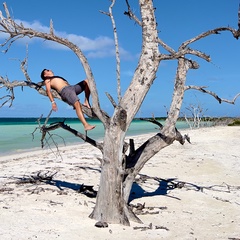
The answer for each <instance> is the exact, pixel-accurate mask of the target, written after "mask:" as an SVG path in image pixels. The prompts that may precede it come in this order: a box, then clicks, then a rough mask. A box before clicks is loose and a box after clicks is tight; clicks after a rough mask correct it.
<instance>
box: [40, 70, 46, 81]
mask: <svg viewBox="0 0 240 240" xmlns="http://www.w3.org/2000/svg"><path fill="white" fill-rule="evenodd" d="M45 70H47V69H46V68H44V69H43V70H42V72H41V78H42V80H45V79H46V78H45V77H44V71H45Z"/></svg>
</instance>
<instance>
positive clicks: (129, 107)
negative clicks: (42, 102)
mask: <svg viewBox="0 0 240 240" xmlns="http://www.w3.org/2000/svg"><path fill="white" fill-rule="evenodd" d="M114 4H115V0H111V5H110V7H109V11H108V12H104V13H105V14H106V15H107V16H109V17H110V19H111V21H112V24H113V29H114V30H113V31H114V39H115V44H116V58H117V70H118V74H119V71H120V68H119V65H118V64H119V61H120V58H119V55H118V38H117V30H116V29H117V27H116V25H115V21H114V17H113V15H112V8H113V7H114ZM126 6H127V10H126V12H125V15H127V16H128V17H129V18H130V19H131V20H133V21H135V22H136V23H137V24H138V25H139V27H140V28H141V29H142V50H141V54H140V57H139V61H138V65H137V67H136V70H135V73H134V76H133V77H132V80H131V83H130V84H129V86H128V88H127V89H126V91H125V93H124V94H123V95H122V96H121V91H120V86H121V82H120V77H119V76H120V75H118V76H117V81H118V90H117V92H118V100H117V102H115V100H114V99H113V98H112V97H111V95H110V94H108V97H109V100H110V101H111V103H112V105H113V107H114V112H113V114H112V116H109V115H108V114H106V113H105V112H104V111H103V110H102V109H101V107H100V100H99V98H98V92H97V88H96V84H95V80H94V76H93V73H92V71H91V68H90V66H89V64H88V61H87V59H86V57H85V56H84V54H83V52H82V51H81V49H80V48H79V47H78V46H77V45H75V44H73V43H72V42H70V41H69V40H68V39H64V38H61V37H58V36H56V35H55V33H54V27H53V22H52V21H51V23H50V31H49V33H44V32H39V31H36V30H34V29H31V28H26V27H24V26H23V24H17V23H16V22H15V21H14V19H13V18H12V17H11V15H10V14H9V11H8V9H7V6H6V4H4V8H5V16H4V15H3V14H2V13H1V15H0V25H1V30H0V31H1V32H3V33H6V34H7V36H8V39H7V40H6V41H5V42H3V43H2V47H5V48H6V50H7V49H8V48H9V47H11V45H12V44H13V43H14V42H15V41H17V40H18V39H19V38H22V37H29V38H42V39H44V40H49V41H54V42H57V43H59V44H62V45H65V46H66V47H68V48H69V49H71V50H72V51H73V52H74V53H75V55H76V56H77V57H78V59H79V61H80V63H81V64H82V66H83V68H84V70H85V73H86V76H87V78H88V80H89V85H90V90H91V94H92V111H91V112H87V109H84V112H85V113H86V114H88V115H89V116H93V115H94V116H96V117H97V118H98V119H100V121H101V122H102V123H103V125H104V128H105V135H104V140H103V142H102V143H101V144H96V142H95V141H92V140H90V139H88V140H89V141H88V140H87V141H88V142H90V143H91V144H92V145H93V146H95V147H97V148H99V149H100V150H101V151H102V159H101V177H100V184H99V186H100V187H99V190H98V194H97V199H96V205H95V208H94V210H93V212H92V213H91V214H90V217H91V218H93V219H96V220H98V221H103V222H108V223H120V224H124V225H129V224H130V220H133V221H138V222H140V219H138V218H137V217H136V216H135V215H134V214H133V212H132V211H131V209H130V208H129V207H128V200H129V195H130V192H131V188H132V184H133V182H134V180H135V177H136V176H137V174H139V172H140V171H141V169H142V168H143V167H144V165H145V163H146V162H147V161H149V160H150V159H151V158H152V157H153V156H154V155H155V154H156V153H158V152H159V151H160V150H162V149H163V148H165V147H167V146H169V145H170V144H172V143H173V142H174V141H179V142H180V143H182V144H184V137H183V136H181V134H180V133H179V132H178V131H177V129H176V127H175V125H176V122H177V119H178V117H179V112H180V108H181V105H182V101H183V97H184V92H185V91H186V90H188V89H195V90H199V91H202V92H204V93H207V94H210V95H212V96H213V97H215V98H216V99H217V100H218V101H219V102H222V101H228V100H224V99H221V98H220V97H219V96H218V95H217V94H215V93H213V92H211V91H208V90H206V89H205V87H203V86H200V87H198V86H186V85H185V81H186V75H187V73H188V70H189V69H198V68H199V65H198V63H197V62H196V61H192V60H190V59H188V58H187V57H186V55H188V56H189V55H193V56H196V57H198V58H201V59H204V60H206V61H208V62H209V61H210V57H209V56H208V55H206V54H205V53H202V52H200V51H198V50H195V49H192V48H191V47H190V45H191V44H192V43H194V42H196V41H199V40H201V39H203V38H206V37H208V36H210V35H213V34H218V33H220V32H223V31H226V32H229V33H230V34H232V35H233V37H234V38H236V39H238V37H239V35H240V30H239V29H238V30H236V29H233V28H230V27H220V28H216V29H212V30H209V31H206V32H204V33H202V34H199V35H198V36H196V37H194V38H191V39H189V40H187V41H185V42H183V43H182V44H181V45H180V46H179V48H178V49H177V50H174V49H173V48H171V47H170V46H168V45H167V44H166V43H165V42H163V41H162V40H161V39H160V38H159V36H158V29H157V22H156V18H155V11H156V9H155V8H154V6H153V0H139V8H140V17H139V18H138V17H137V16H135V15H134V13H133V12H132V11H131V8H130V5H129V3H128V1H127V0H126ZM161 47H163V48H164V49H165V50H166V51H167V52H168V53H167V54H163V53H161V52H160V48H161ZM164 60H176V61H177V62H178V67H177V69H176V78H175V85H174V92H173V97H172V102H171V106H170V109H169V112H168V116H167V119H166V122H165V125H164V126H163V127H161V129H160V130H159V132H158V133H157V134H156V135H154V136H152V137H151V138H149V139H148V140H147V141H146V142H144V143H142V145H141V146H140V147H138V148H136V149H135V147H134V142H133V141H131V148H130V151H128V148H127V146H128V144H127V143H126V142H125V137H126V132H127V130H128V128H129V126H130V124H131V122H132V120H133V119H134V117H135V116H136V114H137V112H138V111H139V109H140V107H141V104H142V102H143V101H144V98H145V96H146V94H147V93H148V91H149V89H150V87H151V86H152V84H153V82H154V81H155V80H156V73H157V71H158V68H159V64H160V62H161V61H164ZM25 76H26V75H25ZM18 86H21V87H31V88H33V89H35V90H36V91H38V93H40V94H43V95H45V90H44V89H43V88H42V86H41V84H38V83H33V82H32V81H31V80H29V79H28V78H26V80H25V81H10V80H9V79H6V78H3V77H1V78H0V88H6V89H7V90H9V95H6V96H2V99H3V98H5V99H6V101H5V102H4V103H3V104H5V103H6V102H8V101H10V102H12V101H13V100H14V88H15V87H18ZM55 96H56V97H59V96H58V95H57V93H55ZM238 96H239V95H237V96H236V97H235V98H234V100H233V101H232V102H231V103H234V102H235V100H236V98H237V97H238ZM228 102H230V101H228ZM3 104H2V105H3ZM66 130H68V131H71V132H72V133H73V134H75V135H77V136H80V137H82V138H84V136H83V135H82V134H79V133H78V132H77V131H75V130H72V129H69V128H68V127H66Z"/></svg>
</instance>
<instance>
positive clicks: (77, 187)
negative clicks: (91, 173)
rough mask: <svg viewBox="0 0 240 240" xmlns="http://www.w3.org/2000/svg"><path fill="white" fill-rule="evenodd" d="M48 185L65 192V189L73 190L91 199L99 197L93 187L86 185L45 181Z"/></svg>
mask: <svg viewBox="0 0 240 240" xmlns="http://www.w3.org/2000/svg"><path fill="white" fill-rule="evenodd" d="M45 183H46V184H49V185H52V186H56V187H57V188H58V189H59V190H61V191H63V190H64V188H67V189H71V190H73V191H76V192H78V193H82V194H84V195H86V196H87V197H90V198H95V197H96V196H97V191H95V190H94V189H93V186H90V185H85V184H78V183H71V182H66V181H61V180H48V181H45Z"/></svg>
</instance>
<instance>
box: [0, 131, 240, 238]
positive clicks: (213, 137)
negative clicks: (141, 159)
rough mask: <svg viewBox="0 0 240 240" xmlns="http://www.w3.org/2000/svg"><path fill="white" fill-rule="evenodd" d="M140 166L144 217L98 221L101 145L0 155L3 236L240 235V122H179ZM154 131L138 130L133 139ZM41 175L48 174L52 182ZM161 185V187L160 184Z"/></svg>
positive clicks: (137, 199) (137, 197)
mask: <svg viewBox="0 0 240 240" xmlns="http://www.w3.org/2000/svg"><path fill="white" fill-rule="evenodd" d="M181 133H182V134H188V135H189V136H190V139H191V144H189V143H188V142H186V143H185V144H184V145H181V144H179V142H174V143H173V144H172V145H171V146H169V147H167V148H165V149H163V150H162V151H160V152H159V153H157V154H156V155H155V156H154V157H153V158H152V159H151V160H150V161H149V162H148V163H147V164H146V165H145V166H144V168H143V169H142V171H141V174H140V176H138V178H137V181H136V184H135V185H134V188H133V194H132V195H131V198H132V199H133V200H132V201H131V204H133V205H134V206H136V205H139V204H140V205H141V204H142V205H144V208H143V210H142V211H141V212H139V215H138V217H139V218H140V219H141V220H142V222H143V223H142V224H140V223H135V222H131V225H130V226H122V225H116V224H109V225H108V227H107V228H97V227H95V223H96V220H93V219H90V218H89V217H88V216H89V215H90V213H91V212H92V209H93V207H94V204H95V201H96V199H95V197H93V195H89V194H86V192H80V191H79V189H80V187H81V186H83V185H86V186H93V189H94V191H97V190H98V187H99V185H98V184H99V178H100V171H101V169H100V162H99V158H101V152H100V151H99V150H98V149H96V148H94V147H93V146H90V145H89V144H87V143H81V144H79V145H76V144H75V145H72V146H63V147H60V148H59V153H58V152H57V151H56V149H54V148H52V149H43V150H38V151H28V152H24V153H18V154H11V155H5V156H1V157H0V168H1V170H0V172H1V173H0V209H1V211H0V221H1V227H0V239H1V240H10V239H11V240H25V239H41V240H43V239H44V240H45V239H61V240H68V239H71V240H75V239H76V240H77V239H83V240H85V239H87V240H92V239H96V240H97V239H98V240H99V239H100V240H103V239H104V240H110V239H113V240H115V239H116V240H118V239H119V240H120V239H129V240H130V239H131V240H135V239H136V240H137V239H138V240H143V239H144V240H145V239H167V240H168V239H169V240H170V239H171V240H172V239H174V240H175V239H177V240H179V239H183V240H188V239H189V240H190V239H191V240H192V239H194V240H195V239H197V240H202V239H203V240H206V239H207V240H208V239H209V240H212V239H232V240H239V239H240V164H239V163H240V151H239V139H240V127H238V126H235V127H228V126H217V127H208V128H200V129H194V130H190V129H182V130H181ZM152 135H153V133H151V134H142V135H136V136H133V138H134V141H135V144H136V146H139V145H140V144H141V143H143V141H145V140H147V139H148V138H149V137H150V136H152ZM37 176H51V177H52V181H51V184H48V183H46V182H41V181H38V178H37ZM159 185H160V186H161V187H159Z"/></svg>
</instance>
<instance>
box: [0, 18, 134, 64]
mask: <svg viewBox="0 0 240 240" xmlns="http://www.w3.org/2000/svg"><path fill="white" fill-rule="evenodd" d="M16 22H17V23H18V24H23V25H24V26H25V27H27V28H32V29H34V30H36V31H39V32H45V33H49V31H50V30H49V29H50V28H49V27H47V26H44V25H42V24H41V23H40V22H39V21H33V22H26V21H21V20H16ZM54 33H55V35H57V36H59V37H62V38H66V39H68V40H69V41H70V42H72V43H74V44H76V45H77V46H78V47H79V48H80V49H81V50H82V51H83V52H85V54H86V55H87V57H88V58H104V57H112V56H115V45H114V40H113V39H112V38H109V37H107V36H98V37H97V38H95V39H90V38H88V37H85V36H81V35H76V34H68V33H66V32H61V31H54ZM3 38H4V39H6V38H7V36H6V34H3V33H0V39H3ZM39 41H41V42H42V41H43V40H42V39H40V38H22V39H19V40H18V43H21V44H26V43H28V44H32V43H36V42H39ZM43 46H45V47H47V48H51V49H57V50H68V48H67V47H65V46H63V45H61V44H58V43H56V42H52V41H46V40H44V41H43ZM120 57H122V58H124V59H126V60H131V59H133V58H134V56H132V55H131V53H129V52H128V51H126V50H125V49H123V48H120Z"/></svg>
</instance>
